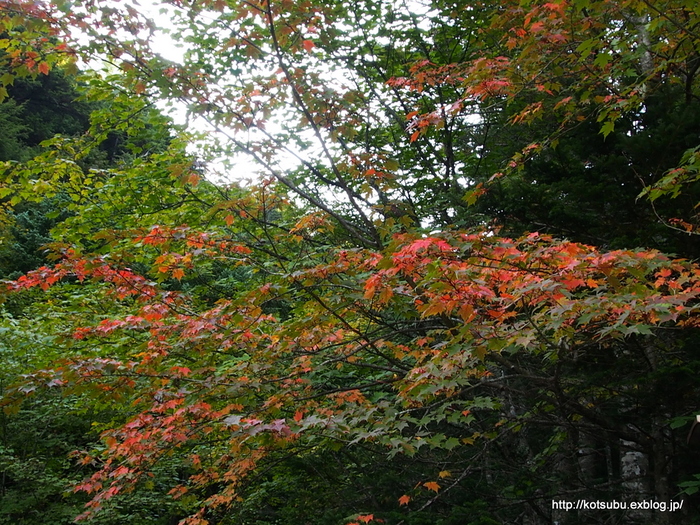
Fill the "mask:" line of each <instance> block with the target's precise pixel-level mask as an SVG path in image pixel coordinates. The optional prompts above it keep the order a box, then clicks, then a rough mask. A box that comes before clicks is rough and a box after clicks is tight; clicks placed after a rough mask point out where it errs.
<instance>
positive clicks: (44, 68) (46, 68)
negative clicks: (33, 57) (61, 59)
mask: <svg viewBox="0 0 700 525" xmlns="http://www.w3.org/2000/svg"><path fill="white" fill-rule="evenodd" d="M49 69H51V68H50V67H49V65H48V64H47V63H46V62H42V63H41V64H39V73H43V74H44V75H48V74H49Z"/></svg>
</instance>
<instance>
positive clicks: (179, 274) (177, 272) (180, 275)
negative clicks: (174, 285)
mask: <svg viewBox="0 0 700 525" xmlns="http://www.w3.org/2000/svg"><path fill="white" fill-rule="evenodd" d="M184 276H185V271H184V270H183V269H182V268H175V269H174V270H173V277H174V278H175V279H177V280H178V281H179V280H180V279H182V278H183V277H184Z"/></svg>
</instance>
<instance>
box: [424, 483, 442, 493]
mask: <svg viewBox="0 0 700 525" xmlns="http://www.w3.org/2000/svg"><path fill="white" fill-rule="evenodd" d="M423 486H424V487H425V488H426V489H428V490H432V491H433V492H437V491H438V490H440V485H438V484H437V483H435V482H434V481H426V482H425V483H423Z"/></svg>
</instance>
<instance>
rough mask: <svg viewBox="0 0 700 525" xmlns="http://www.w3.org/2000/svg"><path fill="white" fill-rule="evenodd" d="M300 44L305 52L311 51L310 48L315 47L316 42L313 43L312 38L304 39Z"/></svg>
mask: <svg viewBox="0 0 700 525" xmlns="http://www.w3.org/2000/svg"><path fill="white" fill-rule="evenodd" d="M301 45H303V46H304V49H305V50H306V52H307V53H309V52H311V50H312V49H313V48H314V47H316V44H314V42H313V40H304V41H303V42H302V43H301Z"/></svg>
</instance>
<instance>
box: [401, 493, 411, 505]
mask: <svg viewBox="0 0 700 525" xmlns="http://www.w3.org/2000/svg"><path fill="white" fill-rule="evenodd" d="M409 501H411V496H406V494H404V495H403V496H401V497H400V498H399V505H408V502H409Z"/></svg>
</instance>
